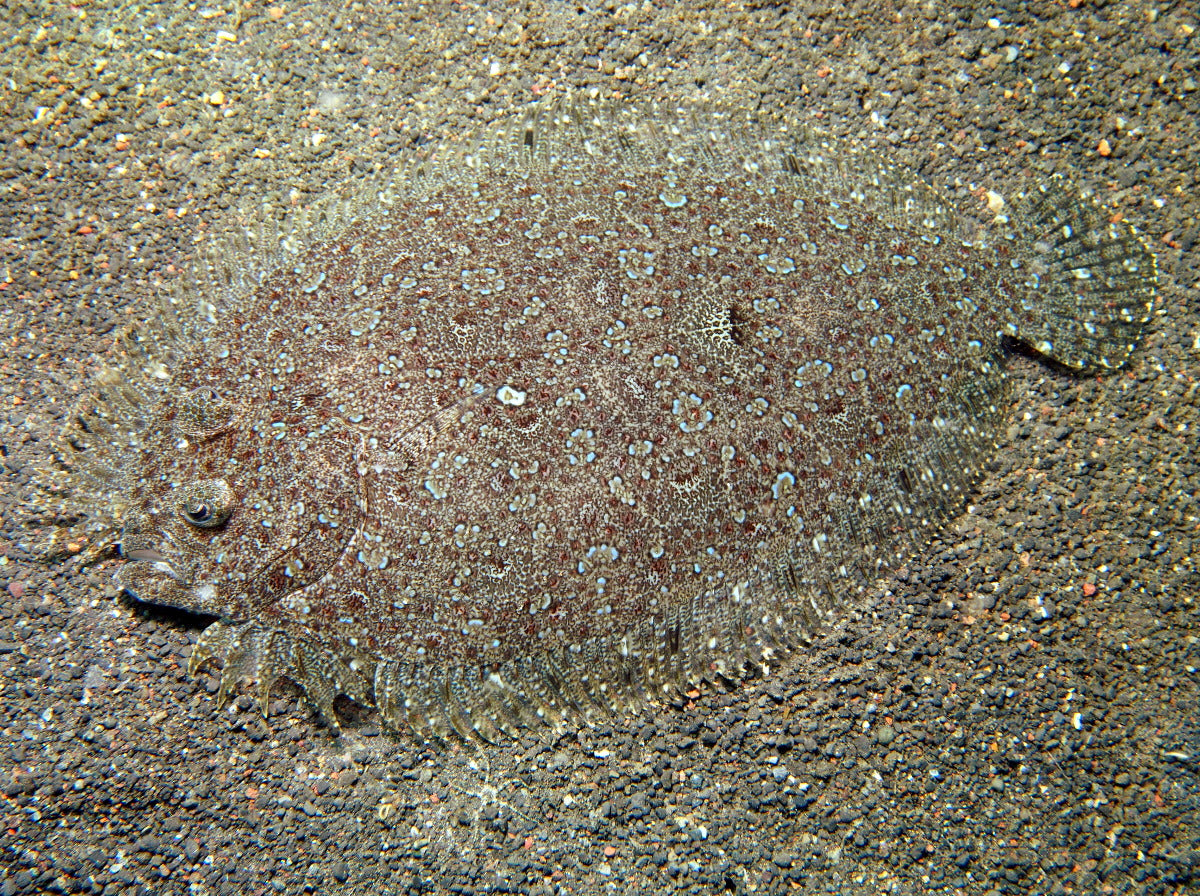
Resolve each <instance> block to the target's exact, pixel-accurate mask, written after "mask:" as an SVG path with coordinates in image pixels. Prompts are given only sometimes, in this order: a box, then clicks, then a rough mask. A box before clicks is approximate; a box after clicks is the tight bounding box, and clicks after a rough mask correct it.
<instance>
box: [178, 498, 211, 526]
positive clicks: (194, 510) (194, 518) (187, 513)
mask: <svg viewBox="0 0 1200 896" xmlns="http://www.w3.org/2000/svg"><path fill="white" fill-rule="evenodd" d="M183 518H184V519H185V520H187V521H188V522H189V523H191V524H192V525H193V526H207V525H208V524H209V523H210V522H211V521H212V518H213V512H212V508H211V507H209V506H208V504H207V503H206V502H204V501H188V502H187V503H186V504H184V505H183Z"/></svg>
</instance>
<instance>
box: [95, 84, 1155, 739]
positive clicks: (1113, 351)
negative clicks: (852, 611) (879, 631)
mask: <svg viewBox="0 0 1200 896" xmlns="http://www.w3.org/2000/svg"><path fill="white" fill-rule="evenodd" d="M335 217H336V219H337V220H336V223H335V224H334V225H333V226H326V227H324V228H323V229H322V230H321V232H320V233H319V234H315V235H314V234H313V233H310V232H305V228H304V227H302V226H299V225H297V226H294V228H293V229H294V230H295V231H296V233H294V234H292V235H291V236H293V237H294V236H296V235H297V234H298V235H299V236H300V237H301V238H302V241H303V242H304V246H303V248H301V249H299V250H298V251H296V252H294V253H292V254H290V255H289V254H288V253H287V252H286V251H284V250H282V249H280V248H279V247H278V246H275V245H274V244H272V245H269V246H267V247H266V248H265V249H264V248H262V247H260V248H259V249H258V250H257V256H261V257H263V258H267V259H271V258H282V261H277V262H273V263H268V262H261V261H260V262H258V264H260V268H259V269H258V271H257V272H256V273H255V274H254V276H253V277H250V278H248V279H247V278H243V277H241V276H239V275H238V274H237V273H236V272H237V270H238V269H239V268H252V267H253V266H254V265H255V264H256V252H255V250H250V251H246V252H242V253H240V254H238V253H233V255H234V257H233V258H232V259H231V260H229V261H228V262H225V263H224V264H226V265H227V267H228V269H229V270H232V271H234V273H233V274H224V275H219V276H213V277H209V278H207V279H205V278H201V283H202V287H201V291H202V292H203V295H200V296H196V297H193V298H192V299H191V301H195V300H196V299H199V300H200V302H201V305H202V311H201V313H200V315H199V316H198V317H197V318H196V320H195V321H192V322H191V323H189V324H187V325H186V326H182V327H181V333H182V335H180V336H179V337H178V338H176V339H175V341H174V343H173V344H174V345H175V348H174V349H173V350H172V351H173V352H174V354H175V356H176V357H174V358H173V359H172V360H171V362H170V363H169V364H168V365H166V366H168V367H169V378H160V380H159V382H162V383H163V385H161V386H159V387H157V391H150V388H151V387H146V386H143V387H141V388H143V389H144V391H145V394H146V396H147V402H148V406H149V408H150V409H149V410H148V411H147V410H145V409H143V411H142V417H144V418H145V420H146V422H144V423H142V424H139V426H136V427H135V426H134V425H132V424H130V425H128V426H126V427H125V429H126V430H128V431H130V432H136V438H135V439H133V441H134V443H135V447H134V448H132V449H130V448H128V447H122V448H121V449H120V451H119V463H117V466H118V467H119V470H120V473H119V477H118V481H119V485H120V492H121V497H120V499H119V503H120V505H121V506H122V507H123V508H125V510H124V516H123V519H122V521H121V525H122V533H121V549H122V552H123V554H124V556H125V558H127V561H126V563H125V564H124V565H123V567H122V568H121V570H120V572H119V581H120V582H121V584H122V585H123V586H124V587H126V588H127V589H128V590H129V591H131V592H132V593H134V594H135V595H136V596H137V597H139V598H140V599H142V600H145V601H150V602H153V603H160V604H167V605H171V606H175V607H182V608H185V609H188V610H193V611H196V612H199V613H204V614H211V615H213V616H216V617H219V621H218V622H215V623H213V624H212V625H211V626H210V627H209V628H208V629H207V630H206V631H205V632H204V634H203V636H202V637H201V639H200V642H199V644H198V645H197V647H196V650H195V653H194V655H193V658H192V667H193V669H194V668H196V667H197V666H198V665H200V664H201V663H203V662H205V661H207V660H209V659H213V658H215V659H216V660H219V661H221V662H223V664H224V668H223V672H222V695H224V694H225V693H227V692H228V691H229V689H230V688H232V687H233V686H234V685H236V684H237V682H238V680H239V679H250V680H252V681H253V682H255V683H256V686H257V688H258V693H259V695H260V697H261V698H262V700H263V704H264V707H265V703H266V696H267V693H268V692H269V690H270V688H271V686H272V684H273V683H274V682H275V681H276V680H277V679H278V678H280V677H281V676H283V677H287V678H290V679H293V680H295V681H296V682H298V683H299V684H300V685H301V686H302V688H303V689H304V690H305V692H306V694H307V695H308V697H309V698H310V700H311V701H312V703H313V704H314V705H315V706H316V708H317V709H318V710H320V711H321V713H322V714H323V715H324V716H325V717H326V718H327V719H328V720H329V721H330V722H331V723H334V724H335V725H336V723H335V722H334V711H333V701H334V699H335V697H337V696H338V695H339V694H347V695H349V696H351V697H353V698H354V699H355V700H357V701H359V702H361V703H363V704H366V705H374V706H376V707H378V709H379V712H380V714H381V715H382V717H383V719H384V720H385V721H386V722H387V723H389V724H390V725H392V726H394V727H396V728H398V729H405V728H411V729H412V730H413V731H415V732H416V733H417V734H418V735H419V736H421V737H426V738H430V737H435V738H441V737H447V736H452V735H453V734H454V732H457V733H458V734H459V735H461V736H464V737H475V736H479V737H483V738H486V739H496V738H497V737H500V736H501V733H502V732H506V731H507V732H514V731H516V730H517V729H518V728H520V727H524V726H536V725H539V724H541V723H543V722H548V723H550V724H555V725H563V724H574V723H576V722H578V721H580V720H585V719H587V718H588V717H590V716H591V714H592V713H594V712H597V711H600V712H604V711H613V710H623V709H626V708H629V707H631V706H636V705H637V704H639V703H640V702H642V701H644V700H646V699H651V700H663V699H666V700H670V699H672V698H673V697H674V696H676V695H678V693H679V690H680V689H681V688H683V687H685V686H687V685H688V684H691V683H695V682H698V681H701V680H705V679H709V680H711V679H715V678H718V677H735V676H737V675H739V674H741V673H743V672H744V670H745V669H746V668H747V667H749V666H760V665H764V664H767V663H768V662H770V661H771V660H772V658H773V657H775V656H777V655H779V654H780V653H781V652H782V651H785V650H787V649H789V648H792V647H794V646H796V645H797V644H799V643H801V642H803V641H804V640H805V639H807V638H809V637H810V636H811V635H812V634H813V633H815V632H816V631H817V630H818V629H819V628H820V626H821V625H822V624H823V623H825V622H826V621H827V620H828V619H829V617H830V615H831V613H833V612H834V611H835V609H836V608H837V607H838V606H839V605H843V604H846V603H853V602H854V601H856V600H857V599H859V596H860V595H861V594H862V593H863V592H864V590H865V589H867V588H868V587H870V586H871V585H872V584H873V583H874V582H875V581H876V580H877V579H878V577H879V575H880V574H881V573H882V572H884V571H886V570H887V569H888V568H891V567H894V566H896V565H897V564H899V563H902V562H903V561H904V560H905V559H906V558H909V557H911V556H912V555H913V554H914V553H915V552H918V551H920V550H921V549H922V548H923V546H924V544H925V543H926V541H927V539H928V538H929V536H930V534H931V532H932V531H933V530H934V529H935V528H936V526H937V525H938V524H939V523H941V522H943V521H944V520H945V519H946V518H947V517H949V516H951V515H953V514H955V513H957V512H959V511H960V510H961V508H962V507H963V506H964V503H965V500H966V498H967V496H968V495H969V493H970V490H971V489H972V487H973V486H974V485H975V483H976V482H977V480H978V477H979V476H980V470H981V466H982V465H983V464H984V463H986V461H987V460H988V458H989V457H990V456H991V454H992V453H993V451H994V449H995V439H996V433H997V430H998V427H999V426H1000V425H1001V423H1002V421H1003V418H1004V414H1005V410H1006V406H1007V400H1006V391H1007V387H1006V380H1005V373H1004V358H1005V353H1006V350H1007V339H1006V337H1011V338H1013V339H1016V340H1021V341H1024V342H1026V343H1028V344H1029V345H1031V346H1032V347H1034V348H1035V349H1036V350H1037V351H1039V352H1041V353H1042V354H1044V355H1046V356H1049V357H1051V358H1053V359H1055V360H1057V361H1059V362H1061V363H1063V364H1065V365H1067V366H1070V367H1076V368H1103V367H1117V366H1120V365H1121V364H1122V363H1124V361H1125V360H1126V358H1127V357H1128V355H1129V353H1130V351H1131V350H1132V349H1133V347H1134V345H1135V343H1136V341H1137V339H1138V335H1139V333H1140V331H1141V329H1142V326H1143V324H1144V323H1145V321H1146V320H1147V318H1148V316H1149V313H1150V307H1151V303H1152V301H1153V295H1154V281H1155V273H1154V258H1153V256H1152V255H1151V254H1150V253H1149V252H1148V251H1147V250H1146V249H1145V247H1144V246H1143V244H1142V243H1141V242H1140V241H1139V240H1138V238H1137V237H1136V236H1135V235H1134V233H1133V231H1132V230H1131V229H1130V228H1129V227H1128V226H1126V225H1117V224H1110V223H1108V221H1107V219H1106V218H1105V217H1104V216H1103V215H1101V214H1100V212H1099V210H1098V209H1097V208H1096V207H1094V206H1093V205H1091V204H1090V203H1088V202H1085V201H1081V200H1079V199H1077V198H1076V197H1075V196H1074V195H1073V194H1072V193H1071V192H1070V191H1069V190H1068V189H1066V188H1065V187H1063V186H1060V185H1056V184H1050V185H1046V186H1042V187H1040V188H1038V189H1036V190H1034V191H1032V195H1031V197H1030V198H1029V199H1028V200H1027V201H1026V202H1025V203H1024V205H1023V206H1022V207H1021V210H1020V211H1019V212H1018V213H1016V214H1014V217H1013V219H1012V221H1011V222H1010V225H1009V227H1008V229H1007V231H1004V230H1003V229H1000V230H998V231H997V235H996V236H995V239H994V241H993V243H992V244H991V245H988V244H985V243H984V242H982V241H980V242H970V241H967V240H965V239H964V238H963V236H962V228H961V227H960V226H959V224H958V219H957V217H956V215H955V213H954V211H953V210H952V208H951V207H950V205H949V204H948V202H947V201H946V200H945V199H944V198H942V197H941V196H940V195H939V194H937V193H935V192H934V191H933V190H932V189H931V188H929V187H927V186H926V185H924V184H923V183H922V182H920V181H919V179H917V178H916V177H915V176H913V175H912V174H910V173H909V172H907V171H904V170H902V169H899V168H895V167H893V166H891V165H889V164H886V163H884V162H882V161H879V160H876V159H874V158H873V157H872V156H869V155H866V154H863V153H858V152H854V151H851V150H849V149H848V148H847V147H844V146H841V145H838V144H833V143H827V142H825V141H824V140H822V139H821V138H818V137H814V136H812V135H811V134H809V133H807V132H805V131H803V130H800V129H797V128H795V127H794V126H789V125H786V124H773V123H767V122H764V121H758V120H755V119H754V118H752V117H747V116H743V115H740V114H731V113H726V112H723V111H721V110H712V109H707V110H706V109H673V108H666V107H655V106H651V105H644V106H627V107H620V106H617V107H612V106H609V107H602V106H593V105H589V104H587V103H586V102H582V103H581V102H564V103H558V104H548V105H543V106H538V107H534V109H533V110H532V111H530V112H529V113H528V114H526V115H525V116H518V117H516V118H514V119H512V120H510V121H508V122H506V123H501V124H499V125H495V126H493V127H491V128H489V129H486V130H484V131H482V132H481V133H480V134H479V135H478V136H476V137H475V138H473V139H472V140H471V141H468V142H467V143H466V144H464V145H463V146H462V147H460V148H455V147H450V148H447V149H444V150H439V151H438V152H435V153H434V154H433V155H432V156H431V157H426V158H421V159H413V160H412V161H410V162H408V163H406V164H405V165H403V166H402V167H401V170H400V173H399V174H398V175H397V176H396V178H395V180H394V182H392V183H391V184H390V186H389V187H388V188H387V189H386V190H384V191H382V194H381V196H379V197H374V196H373V197H372V198H371V201H369V202H366V203H360V204H358V205H357V206H355V207H353V208H351V209H349V210H344V211H343V212H342V213H340V214H339V215H337V216H335ZM283 242H284V243H286V239H285V240H284V241H283ZM218 267H220V265H218ZM243 282H244V283H246V284H247V285H245V286H240V285H239V284H240V283H243ZM208 319H211V320H208ZM164 326H166V325H165V324H164ZM127 366H128V368H129V369H128V370H126V371H125V373H126V375H127V376H129V377H130V378H133V377H134V372H133V371H132V368H133V367H134V366H135V365H133V364H130V365H127ZM141 366H142V368H143V369H144V368H145V365H144V364H142V365H141ZM129 442H130V440H129V439H126V440H125V441H124V442H122V444H123V445H128V444H129ZM97 450H100V449H97ZM114 451H115V449H114Z"/></svg>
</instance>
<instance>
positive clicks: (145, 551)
mask: <svg viewBox="0 0 1200 896" xmlns="http://www.w3.org/2000/svg"><path fill="white" fill-rule="evenodd" d="M122 554H123V555H124V557H125V559H126V560H149V561H151V562H152V563H166V562H167V558H166V555H164V554H163V552H162V551H157V550H155V549H154V548H135V549H134V550H132V551H122Z"/></svg>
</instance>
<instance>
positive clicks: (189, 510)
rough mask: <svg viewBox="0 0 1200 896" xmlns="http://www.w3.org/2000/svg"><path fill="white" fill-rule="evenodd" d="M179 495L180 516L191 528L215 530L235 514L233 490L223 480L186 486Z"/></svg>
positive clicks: (210, 480)
mask: <svg viewBox="0 0 1200 896" xmlns="http://www.w3.org/2000/svg"><path fill="white" fill-rule="evenodd" d="M180 492H181V493H180V495H179V515H180V516H181V517H183V521H184V522H185V523H187V524H188V525H189V526H195V527H196V528H197V529H214V528H216V527H217V526H220V525H221V524H222V523H224V522H225V521H226V520H227V519H229V516H230V514H232V513H233V508H234V504H235V499H234V494H233V489H231V488H230V487H229V484H228V483H226V482H225V481H224V480H222V479H202V480H200V481H199V482H193V483H192V484H191V485H187V486H184V487H183V488H182V489H181V490H180Z"/></svg>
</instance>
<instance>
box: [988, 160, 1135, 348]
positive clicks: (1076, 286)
mask: <svg viewBox="0 0 1200 896" xmlns="http://www.w3.org/2000/svg"><path fill="white" fill-rule="evenodd" d="M1012 224H1013V225H1014V233H1013V236H1014V239H1015V241H1016V242H1017V243H1018V244H1023V246H1024V249H1023V251H1022V250H1018V251H1017V254H1016V257H1017V258H1018V259H1019V260H1020V262H1021V267H1022V268H1023V270H1024V271H1025V272H1026V273H1027V280H1026V283H1025V285H1026V287H1028V288H1027V289H1026V290H1024V291H1023V292H1022V294H1021V295H1020V307H1017V308H1014V309H1013V314H1014V319H1012V320H1010V321H1007V322H1006V325H1005V331H1006V332H1007V333H1008V334H1009V335H1010V336H1013V337H1014V338H1016V339H1018V340H1020V341H1021V342H1024V343H1026V344H1028V345H1029V346H1031V347H1032V348H1034V349H1036V350H1037V351H1038V352H1039V353H1040V354H1043V355H1046V356H1048V357H1049V358H1051V359H1053V360H1055V361H1058V362H1059V363H1061V364H1065V365H1066V366H1067V367H1071V368H1074V369H1076V370H1085V369H1088V368H1110V369H1115V368H1118V367H1121V366H1122V365H1123V364H1124V363H1125V362H1126V360H1128V358H1129V355H1130V353H1131V352H1132V351H1133V349H1134V348H1135V347H1136V345H1137V341H1138V339H1139V338H1140V336H1141V334H1142V329H1143V328H1144V326H1145V324H1146V322H1147V321H1148V320H1149V319H1150V313H1151V310H1152V308H1153V306H1154V293H1155V285H1156V283H1157V279H1158V278H1157V273H1156V264H1155V259H1154V253H1152V252H1151V251H1150V249H1149V248H1148V247H1147V246H1146V244H1145V243H1144V242H1143V241H1142V239H1141V237H1139V236H1138V234H1137V231H1136V230H1135V229H1134V228H1133V227H1131V226H1129V225H1128V224H1120V223H1111V222H1110V221H1108V220H1107V219H1106V217H1105V215H1104V213H1103V211H1102V210H1101V209H1100V208H1099V207H1098V206H1097V205H1096V204H1095V203H1093V202H1092V201H1090V200H1087V199H1082V198H1080V197H1079V196H1077V195H1076V194H1074V193H1073V192H1071V191H1070V190H1068V189H1067V188H1066V187H1065V186H1064V183H1063V182H1062V181H1061V180H1057V179H1055V180H1053V181H1050V182H1049V183H1046V184H1042V185H1040V186H1038V187H1037V189H1035V190H1034V191H1033V192H1032V193H1030V194H1028V195H1026V196H1024V197H1023V202H1022V204H1021V206H1020V207H1019V211H1018V213H1017V214H1016V215H1014V216H1013V220H1012Z"/></svg>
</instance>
